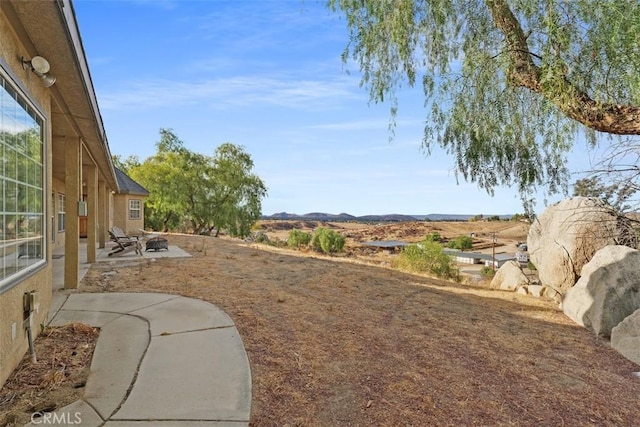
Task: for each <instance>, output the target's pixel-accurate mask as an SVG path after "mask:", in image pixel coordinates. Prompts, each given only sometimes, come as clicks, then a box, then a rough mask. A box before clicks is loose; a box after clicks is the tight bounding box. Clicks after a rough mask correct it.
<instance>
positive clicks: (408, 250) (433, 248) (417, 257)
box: [395, 242, 460, 280]
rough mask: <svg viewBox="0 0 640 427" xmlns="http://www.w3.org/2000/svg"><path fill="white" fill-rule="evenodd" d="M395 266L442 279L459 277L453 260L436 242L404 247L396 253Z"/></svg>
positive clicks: (456, 278)
mask: <svg viewBox="0 0 640 427" xmlns="http://www.w3.org/2000/svg"><path fill="white" fill-rule="evenodd" d="M395 266H396V267H397V268H399V269H401V270H405V271H412V272H417V273H431V274H433V275H435V276H437V277H441V278H443V279H454V280H459V279H460V271H459V270H458V268H457V267H456V264H455V262H454V261H453V259H451V257H450V256H449V255H447V254H445V253H444V251H443V249H442V246H441V245H439V244H438V243H436V242H423V243H421V244H420V245H410V246H407V247H405V248H404V250H403V251H402V252H401V253H400V254H399V255H398V258H397V259H396V261H395Z"/></svg>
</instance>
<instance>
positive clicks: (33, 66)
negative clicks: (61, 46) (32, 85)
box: [21, 56, 56, 87]
mask: <svg viewBox="0 0 640 427" xmlns="http://www.w3.org/2000/svg"><path fill="white" fill-rule="evenodd" d="M21 59H22V68H24V69H25V70H31V71H33V72H34V74H35V75H36V76H38V77H40V79H41V80H42V85H43V86H44V87H51V86H53V84H54V83H55V82H56V78H55V77H53V76H52V75H50V74H47V73H48V72H49V70H50V69H51V66H50V65H49V61H47V60H46V59H44V58H43V57H42V56H34V57H33V58H31V60H27V59H24V57H22V58H21Z"/></svg>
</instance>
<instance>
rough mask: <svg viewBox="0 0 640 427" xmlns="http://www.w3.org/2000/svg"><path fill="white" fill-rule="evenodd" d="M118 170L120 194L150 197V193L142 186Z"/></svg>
mask: <svg viewBox="0 0 640 427" xmlns="http://www.w3.org/2000/svg"><path fill="white" fill-rule="evenodd" d="M114 169H115V170H116V178H117V179H118V187H120V194H136V195H138V196H148V195H149V192H148V191H147V189H146V188H144V187H143V186H142V185H140V184H138V183H137V182H135V181H134V180H132V179H131V178H129V176H128V175H127V174H126V173H124V172H122V171H121V170H120V169H118V168H114Z"/></svg>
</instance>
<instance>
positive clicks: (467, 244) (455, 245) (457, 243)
mask: <svg viewBox="0 0 640 427" xmlns="http://www.w3.org/2000/svg"><path fill="white" fill-rule="evenodd" d="M447 246H448V247H449V248H451V249H459V250H461V251H463V250H465V249H471V248H472V247H473V239H472V238H471V237H469V236H458V237H456V238H455V239H454V240H451V241H450V242H449V243H448V244H447Z"/></svg>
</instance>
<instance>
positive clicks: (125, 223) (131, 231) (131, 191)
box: [113, 168, 149, 235]
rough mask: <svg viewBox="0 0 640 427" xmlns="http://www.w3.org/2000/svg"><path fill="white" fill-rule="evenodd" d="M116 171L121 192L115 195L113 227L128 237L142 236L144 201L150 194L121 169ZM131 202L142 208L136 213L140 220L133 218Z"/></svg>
mask: <svg viewBox="0 0 640 427" xmlns="http://www.w3.org/2000/svg"><path fill="white" fill-rule="evenodd" d="M115 171H116V178H117V179H118V187H119V188H120V190H119V191H118V192H117V193H116V194H114V195H113V225H115V226H117V227H120V228H121V229H122V230H124V232H125V233H127V234H128V235H137V234H140V230H144V201H145V199H146V198H147V197H148V196H149V192H148V191H147V190H146V189H145V188H144V187H142V186H141V185H140V184H138V183H137V182H136V181H134V180H133V179H131V177H129V176H128V175H127V174H125V173H124V172H122V171H121V170H120V169H118V168H115ZM131 201H134V203H135V204H136V206H137V205H139V207H140V211H139V212H136V214H137V215H138V218H134V217H133V216H132V212H131V209H130V207H131ZM138 202H139V203H138Z"/></svg>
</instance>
